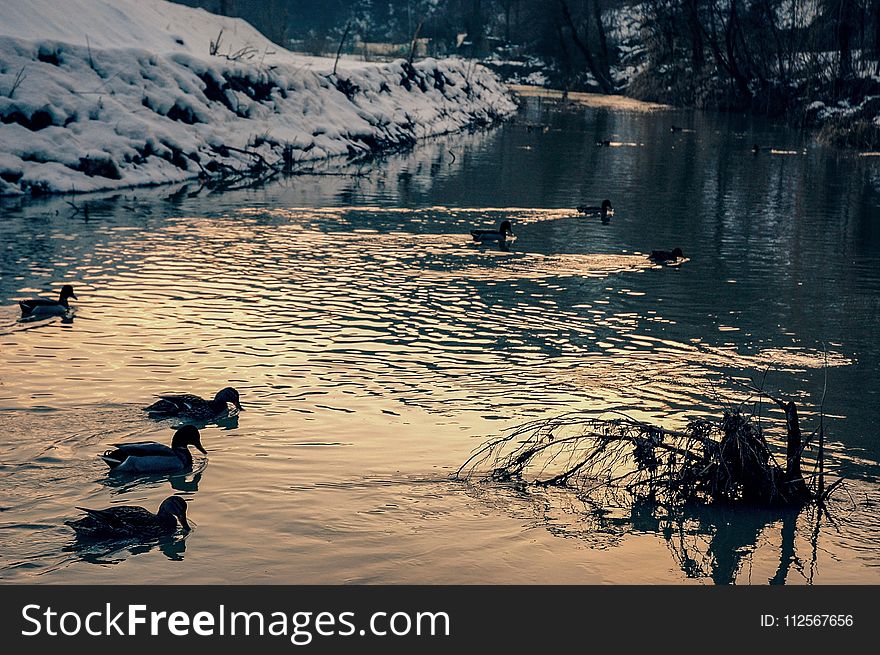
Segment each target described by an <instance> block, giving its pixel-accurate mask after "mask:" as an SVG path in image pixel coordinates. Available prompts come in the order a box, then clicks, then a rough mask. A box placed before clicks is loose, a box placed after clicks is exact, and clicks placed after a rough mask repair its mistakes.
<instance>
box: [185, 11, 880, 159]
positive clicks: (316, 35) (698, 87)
mask: <svg viewBox="0 0 880 655" xmlns="http://www.w3.org/2000/svg"><path fill="white" fill-rule="evenodd" d="M179 1H181V2H184V3H185V4H189V5H194V6H202V7H205V8H207V9H209V10H210V11H215V12H219V13H225V14H228V15H236V16H241V17H243V18H245V19H247V20H248V21H249V22H251V23H252V24H254V25H255V26H256V27H257V28H258V29H260V30H261V31H263V32H264V33H265V34H266V35H267V36H269V38H271V39H273V40H274V41H276V42H277V43H279V44H282V45H285V46H287V47H294V48H295V49H301V50H306V51H309V52H314V53H316V54H317V53H321V52H333V51H335V49H336V47H337V45H338V42H339V39H340V35H341V34H342V33H343V31H344V30H345V28H346V26H348V27H349V33H350V37H349V41H348V47H347V51H349V52H355V53H357V50H355V49H354V48H355V46H354V44H355V43H365V42H374V43H385V44H408V43H410V41H411V40H412V39H414V38H415V37H416V36H418V37H420V38H421V39H423V40H425V47H423V48H422V49H420V52H426V53H428V54H434V55H448V54H458V55H462V56H473V57H480V58H484V59H485V58H489V59H494V60H495V61H496V62H502V63H504V64H511V65H514V64H515V65H518V66H520V70H523V68H522V67H523V65H527V66H531V67H532V70H540V71H541V75H540V76H539V77H538V78H537V79H540V80H542V81H544V82H545V83H547V84H550V85H552V86H557V87H560V88H566V89H571V90H594V91H600V92H604V93H626V94H628V95H632V96H635V97H639V98H642V99H647V100H655V101H661V102H667V103H672V104H678V105H686V106H695V107H702V108H714V109H735V110H749V111H754V112H757V113H762V114H767V115H770V116H786V117H787V118H788V119H789V120H791V121H793V122H795V123H799V124H804V125H816V126H823V125H824V126H828V125H832V126H835V125H836V126H837V127H838V128H840V129H842V130H843V132H844V133H845V134H844V136H846V133H848V132H849V128H850V127H851V126H852V125H853V124H854V122H858V123H859V125H860V127H859V130H860V131H861V133H860V135H859V136H858V138H857V139H856V141H857V142H859V143H874V142H875V141H876V143H877V144H878V145H880V124H878V123H876V122H875V121H874V118H875V117H878V116H880V98H878V99H874V98H872V96H880V0H641V1H639V2H636V1H632V0H179ZM363 52H364V54H365V55H366V53H367V50H366V49H365V48H364V50H363ZM388 52H393V50H391V49H389V50H388ZM512 70H513V68H510V69H509V70H508V72H509V71H512ZM839 136H840V135H836V136H835V135H833V134H832V135H831V136H830V139H831V140H836V141H839V140H840V138H838V137H839ZM844 140H846V139H844Z"/></svg>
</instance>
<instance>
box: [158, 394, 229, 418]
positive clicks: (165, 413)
mask: <svg viewBox="0 0 880 655" xmlns="http://www.w3.org/2000/svg"><path fill="white" fill-rule="evenodd" d="M158 398H159V400H157V401H156V402H154V403H153V404H152V405H150V406H148V407H144V411H145V412H149V413H150V416H151V417H153V418H167V417H171V416H179V417H182V418H190V419H195V420H203V421H208V420H210V419H213V418H216V417H218V416H220V415H222V414H225V413H226V412H228V411H229V404H232V405H233V406H234V407H235V408H236V409H237V410H238V411H240V412H243V411H244V408H243V407H242V406H241V401H240V400H239V395H238V391H236V390H235V389H233V388H232V387H226V388H225V389H221V390H220V391H218V392H217V394H216V395H215V396H214V400H205V399H204V398H201V397H200V396H195V395H193V394H190V393H184V394H163V395H160V396H158Z"/></svg>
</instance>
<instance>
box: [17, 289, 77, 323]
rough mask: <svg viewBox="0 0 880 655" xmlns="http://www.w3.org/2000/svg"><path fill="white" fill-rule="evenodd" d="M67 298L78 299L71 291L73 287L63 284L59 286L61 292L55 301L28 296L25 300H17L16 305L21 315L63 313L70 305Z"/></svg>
mask: <svg viewBox="0 0 880 655" xmlns="http://www.w3.org/2000/svg"><path fill="white" fill-rule="evenodd" d="M68 298H73V299H74V300H78V298H77V297H76V295H75V294H74V293H73V287H72V286H70V285H69V284H65V285H64V286H63V287H61V294H60V295H59V296H58V300H57V301H55V300H52V299H51V298H28V299H27V300H19V301H18V306H19V307H21V315H22V316H41V315H50V314H64V313H65V312H66V311H67V310H68V309H70V305H69V304H68V303H67V299H68Z"/></svg>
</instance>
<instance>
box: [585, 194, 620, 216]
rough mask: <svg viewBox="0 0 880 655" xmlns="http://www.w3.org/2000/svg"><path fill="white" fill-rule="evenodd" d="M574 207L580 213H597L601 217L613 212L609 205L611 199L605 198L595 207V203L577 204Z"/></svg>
mask: <svg viewBox="0 0 880 655" xmlns="http://www.w3.org/2000/svg"><path fill="white" fill-rule="evenodd" d="M576 209H577V210H578V211H579V212H580V213H581V214H586V215H588V216H590V215H599V216H602V217H603V218H604V217H606V216H608V215H609V214H613V213H614V207H612V206H611V201H610V200H608V198H606V199H605V200H603V201H602V204H601V205H600V206H599V207H597V206H596V205H578V206H577V207H576Z"/></svg>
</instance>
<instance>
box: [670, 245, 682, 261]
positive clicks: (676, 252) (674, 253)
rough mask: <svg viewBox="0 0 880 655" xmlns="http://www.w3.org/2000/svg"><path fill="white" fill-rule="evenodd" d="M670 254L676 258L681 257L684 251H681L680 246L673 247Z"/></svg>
mask: <svg viewBox="0 0 880 655" xmlns="http://www.w3.org/2000/svg"><path fill="white" fill-rule="evenodd" d="M672 256H673V257H675V258H676V259H681V258H682V257H684V253H683V252H682V251H681V248H674V249H673V250H672Z"/></svg>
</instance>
